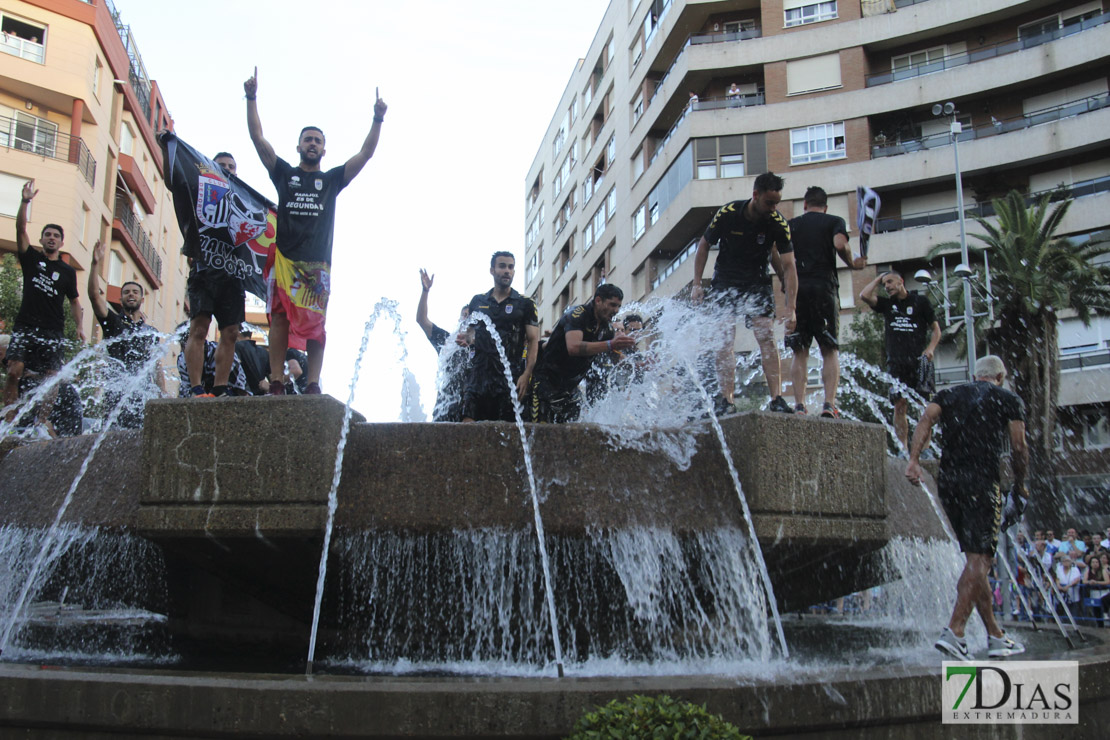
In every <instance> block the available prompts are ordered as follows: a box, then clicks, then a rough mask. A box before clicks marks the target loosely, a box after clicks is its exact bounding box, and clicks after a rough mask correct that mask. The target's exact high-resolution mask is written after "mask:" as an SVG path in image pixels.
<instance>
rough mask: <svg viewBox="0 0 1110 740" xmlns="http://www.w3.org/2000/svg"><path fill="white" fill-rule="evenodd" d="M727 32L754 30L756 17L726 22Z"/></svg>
mask: <svg viewBox="0 0 1110 740" xmlns="http://www.w3.org/2000/svg"><path fill="white" fill-rule="evenodd" d="M724 29H725V33H741V32H742V31H754V30H755V19H754V18H746V19H744V20H742V21H728V22H726V23H725V24H724Z"/></svg>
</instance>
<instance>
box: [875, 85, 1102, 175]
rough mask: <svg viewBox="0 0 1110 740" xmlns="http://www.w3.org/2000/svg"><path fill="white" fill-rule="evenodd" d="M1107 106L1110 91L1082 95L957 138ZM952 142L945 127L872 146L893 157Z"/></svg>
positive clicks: (1014, 128) (1002, 131)
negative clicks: (895, 141)
mask: <svg viewBox="0 0 1110 740" xmlns="http://www.w3.org/2000/svg"><path fill="white" fill-rule="evenodd" d="M1107 107H1110V95H1108V94H1107V93H1100V94H1099V95H1092V96H1090V97H1088V98H1081V99H1079V100H1076V101H1073V102H1070V103H1063V104H1061V105H1055V106H1052V107H1051V108H1044V109H1042V110H1037V111H1033V112H1031V113H1026V114H1025V115H1023V116H1018V117H1016V118H1008V119H1006V120H1005V121H999V120H995V121H992V122H991V123H983V124H980V125H978V126H975V127H974V128H967V129H964V130H963V131H962V132H961V133H959V134H957V135H956V138H957V139H958V140H959V141H972V140H974V139H984V138H988V137H991V136H997V135H998V134H1005V133H1008V132H1010V131H1020V130H1021V129H1026V128H1030V127H1032V126H1039V125H1041V124H1042V123H1052V122H1053V121H1059V120H1060V119H1062V118H1071V117H1072V116H1078V115H1082V114H1083V113H1090V112H1092V111H1097V110H1102V109H1103V108H1107ZM951 143H952V139H951V134H949V133H948V132H947V131H945V132H943V133H939V134H930V135H929V136H922V137H920V138H916V139H907V140H906V141H902V142H899V143H896V144H881V145H875V146H872V147H871V158H872V159H877V158H878V157H892V156H895V155H898V154H907V153H909V152H919V151H922V150H923V149H935V148H936V147H941V146H948V145H950V144H951Z"/></svg>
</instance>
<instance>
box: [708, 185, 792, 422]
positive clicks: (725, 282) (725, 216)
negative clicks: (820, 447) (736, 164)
mask: <svg viewBox="0 0 1110 740" xmlns="http://www.w3.org/2000/svg"><path fill="white" fill-rule="evenodd" d="M782 186H783V179H782V178H781V177H778V176H777V175H775V174H774V173H772V172H765V173H763V174H762V175H760V176H759V177H757V178H756V179H755V187H754V190H753V191H752V197H751V198H750V199H749V200H743V201H741V200H736V201H733V202H731V203H727V204H725V205H724V206H722V207H721V209H720V210H719V211H717V215H715V216H714V217H713V220H712V221H710V222H709V227H708V228H707V229H706V230H705V234H704V235H703V236H702V238H701V241H699V242H698V249H697V252H696V254H695V255H694V283H693V286H692V287H691V288H690V300H691V301H692V302H693V303H695V304H699V303H701V302H702V299H703V297H704V290H703V288H702V283H701V280H702V274H703V273H704V272H705V265H706V262H707V261H708V260H709V248H710V247H711V246H712V245H713V244H716V243H717V242H720V245H721V246H720V252H719V253H718V255H717V262H716V264H715V265H714V266H713V280H712V282H711V283H710V288H709V290H710V297H711V299H712V300H713V302H714V303H716V304H717V305H718V306H721V307H722V308H724V309H725V310H727V311H728V313H729V321H728V327H727V329H726V330H725V331H724V332H723V336H722V338H721V340H722V341H721V349H720V350H719V351H718V353H717V377H718V381H719V383H720V385H719V389H718V392H717V397H716V399H714V403H715V406H716V408H715V411H716V412H717V414H718V415H720V414H723V413H732V412H735V410H736V407H735V406H734V404H733V393H734V389H735V386H736V352H735V344H736V323H735V322H736V319H737V318H739V316H743V317H744V326H746V327H748V328H750V329H752V330H753V332H754V334H755V339H756V341H757V342H758V343H759V353H760V357H761V359H762V361H763V376H764V378H765V379H766V381H767V391H768V393H769V394H770V396H771V405H770V407H769V408H770V409H771V411H781V412H785V413H788V414H789V413H792V409H791V408H790V404H789V403H787V402H786V400H785V399H783V397H782V396H781V395H780V392H781V390H782V384H781V377H780V375H779V352H778V348H777V347H776V346H775V328H774V316H775V294H774V289H773V287H772V283H771V273H770V272H769V271H768V270H767V265H768V264H769V263H770V264H773V266H774V267H775V272H776V273H778V274H779V276H780V279H782V281H783V284H784V286H785V288H786V312H785V315H784V317H783V318H784V320H785V322H786V330H787V331H788V332H792V331H794V328H795V320H794V307H795V303H796V300H797V294H798V273H797V270H796V269H795V265H794V254H793V246H792V244H791V242H790V226H789V225H788V224H787V223H786V219H784V218H783V217H782V215H781V214H779V212H778V211H777V210H776V209H777V208H778V204H779V201H780V200H782Z"/></svg>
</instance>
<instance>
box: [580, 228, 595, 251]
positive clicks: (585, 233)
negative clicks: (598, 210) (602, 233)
mask: <svg viewBox="0 0 1110 740" xmlns="http://www.w3.org/2000/svg"><path fill="white" fill-rule="evenodd" d="M593 245H594V224H593V221H590V222H588V223H587V224H586V226H585V227H584V228H583V229H582V251H583V252H588V251H589V249H590V247H592V246H593Z"/></svg>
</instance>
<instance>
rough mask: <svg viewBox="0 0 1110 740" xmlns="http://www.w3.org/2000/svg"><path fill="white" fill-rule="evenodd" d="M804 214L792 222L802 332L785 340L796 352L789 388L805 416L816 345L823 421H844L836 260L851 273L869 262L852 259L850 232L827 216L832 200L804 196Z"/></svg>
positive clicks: (814, 190)
mask: <svg viewBox="0 0 1110 740" xmlns="http://www.w3.org/2000/svg"><path fill="white" fill-rule="evenodd" d="M803 207H804V209H805V212H804V213H803V214H802V215H801V216H798V217H797V218H792V219H790V237H791V239H792V241H793V243H794V263H795V265H796V266H797V269H798V326H797V329H796V330H795V331H794V332H793V333H792V334H787V335H786V340H785V344H786V347H787V349H791V350H793V351H794V360H793V364H792V365H791V372H790V377H791V382H792V385H793V386H794V411H795V412H796V413H799V414H805V413H807V411H806V406H805V397H806V376H807V375H808V372H809V367H808V363H809V347H810V345H811V344H812V343H813V340H814V339H816V340H817V347H818V348H819V349H820V350H821V385H822V386H823V387H824V390H825V402H824V405H823V407H822V408H821V416H825V417H828V418H830V419H836V418H839V417H840V412H839V411H837V408H836V389H837V386H838V385H839V384H840V352H839V348H840V345H839V343H838V336H839V333H840V280H839V279H838V278H837V275H836V258H837V256H838V255H839V256H840V259H842V260H844V264H846V265H848V267H850V268H852V269H853V270H862V269H863V268H864V267H866V266H867V258H866V257H857V258H855V259H853V258H852V248H851V247H850V246H849V245H848V226H847V225H846V224H845V223H844V219H842V218H840V217H839V216H832V215H829V213H828V210H829V196H828V195H827V194H826V193H825V191H824V190H823V189H821V188H819V187H811V188H809V189H808V190H806V194H805V204H804V206H803Z"/></svg>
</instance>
